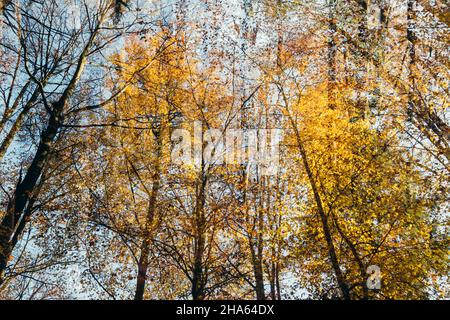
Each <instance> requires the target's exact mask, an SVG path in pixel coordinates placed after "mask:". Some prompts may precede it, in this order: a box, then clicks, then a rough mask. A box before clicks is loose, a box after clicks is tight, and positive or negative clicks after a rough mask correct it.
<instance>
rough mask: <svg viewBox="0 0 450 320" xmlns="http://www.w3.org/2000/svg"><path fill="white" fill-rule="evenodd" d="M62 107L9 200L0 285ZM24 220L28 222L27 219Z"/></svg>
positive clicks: (0, 227)
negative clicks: (14, 238)
mask: <svg viewBox="0 0 450 320" xmlns="http://www.w3.org/2000/svg"><path fill="white" fill-rule="evenodd" d="M62 108H63V105H62V104H61V103H59V104H56V105H55V111H54V112H53V113H52V114H51V116H50V119H49V122H48V125H47V128H46V129H45V130H44V132H43V133H42V135H41V141H40V143H39V146H38V149H37V151H36V154H35V156H34V159H33V161H32V163H31V165H30V167H29V168H28V171H27V173H26V175H25V177H24V179H23V180H22V181H20V182H19V183H18V185H17V187H16V190H15V192H14V197H13V198H12V199H11V201H10V202H9V204H8V207H7V212H6V215H5V217H4V218H3V220H2V222H1V224H0V285H1V284H2V283H3V281H4V275H5V274H4V273H5V271H6V267H7V264H8V261H9V258H10V256H11V254H12V251H13V250H14V245H13V243H12V239H13V237H18V236H20V235H17V234H15V233H16V229H17V226H18V224H19V223H20V221H21V219H25V217H22V213H23V211H24V209H25V208H26V206H27V204H28V202H29V201H30V199H31V197H32V195H33V194H34V191H35V188H36V185H37V183H38V180H39V178H40V176H41V174H42V171H43V169H44V166H45V163H46V161H47V159H48V158H49V156H50V154H51V150H52V147H53V142H54V140H55V137H56V135H57V133H58V130H59V128H60V125H61V123H62V122H61V120H62V119H61V113H62ZM22 221H24V222H25V223H26V222H27V221H26V220H22Z"/></svg>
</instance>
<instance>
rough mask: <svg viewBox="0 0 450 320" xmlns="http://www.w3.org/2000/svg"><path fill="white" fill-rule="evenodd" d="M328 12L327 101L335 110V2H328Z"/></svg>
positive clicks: (333, 0)
mask: <svg viewBox="0 0 450 320" xmlns="http://www.w3.org/2000/svg"><path fill="white" fill-rule="evenodd" d="M328 5H329V12H328V15H329V16H328V28H329V30H328V31H329V32H330V35H329V36H328V88H327V90H328V100H329V102H330V103H329V107H330V108H331V109H334V108H336V75H337V68H336V54H337V45H336V40H335V37H336V31H337V25H336V17H335V11H336V0H329V2H328Z"/></svg>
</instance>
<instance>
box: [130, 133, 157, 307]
mask: <svg viewBox="0 0 450 320" xmlns="http://www.w3.org/2000/svg"><path fill="white" fill-rule="evenodd" d="M162 136H163V135H162V133H161V132H160V133H159V134H158V138H157V139H158V142H157V143H158V149H157V152H156V153H157V154H156V157H157V158H156V165H155V172H154V175H153V186H152V191H151V195H150V199H149V205H148V211H147V218H146V226H145V231H144V240H143V241H142V245H141V256H140V258H139V262H138V276H137V281H136V291H135V295H134V300H144V292H145V283H146V280H147V272H148V265H149V256H150V236H151V233H152V232H151V229H152V227H153V223H154V221H155V213H156V212H155V211H156V201H157V197H158V194H159V189H160V186H161V157H162V143H163V140H162Z"/></svg>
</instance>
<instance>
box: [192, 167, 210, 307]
mask: <svg viewBox="0 0 450 320" xmlns="http://www.w3.org/2000/svg"><path fill="white" fill-rule="evenodd" d="M206 183H207V178H206V177H205V174H204V173H203V172H202V176H201V183H200V186H199V187H198V188H199V190H198V192H197V201H196V208H195V239H194V242H195V243H194V246H195V248H194V266H193V267H194V268H193V275H192V290H191V292H192V298H193V299H194V300H204V299H205V286H206V275H205V273H204V263H203V259H204V257H203V256H204V253H205V245H206V243H205V229H206V217H205V189H206Z"/></svg>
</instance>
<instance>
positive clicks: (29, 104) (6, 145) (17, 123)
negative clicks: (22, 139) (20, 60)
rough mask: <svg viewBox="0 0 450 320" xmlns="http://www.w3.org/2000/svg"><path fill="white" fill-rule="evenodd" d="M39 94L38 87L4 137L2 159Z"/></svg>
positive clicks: (0, 150) (1, 149) (1, 146)
mask: <svg viewBox="0 0 450 320" xmlns="http://www.w3.org/2000/svg"><path fill="white" fill-rule="evenodd" d="M38 95H39V92H38V89H36V90H35V91H34V93H33V95H32V96H31V98H30V100H29V101H28V102H27V103H26V105H25V106H24V107H23V109H22V111H20V113H19V115H18V116H17V118H16V120H15V121H14V123H13V125H12V127H11V129H10V130H9V131H8V133H7V134H6V136H5V138H4V139H3V141H2V143H1V145H0V161H1V160H2V159H3V157H4V156H5V154H6V152H7V151H8V148H9V146H10V145H11V143H12V141H13V140H14V137H15V136H16V135H17V133H18V132H19V130H20V128H21V127H22V124H23V122H24V120H25V116H26V115H27V114H28V112H29V111H30V109H31V107H32V106H33V104H34V103H35V102H36V100H37V98H38Z"/></svg>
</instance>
